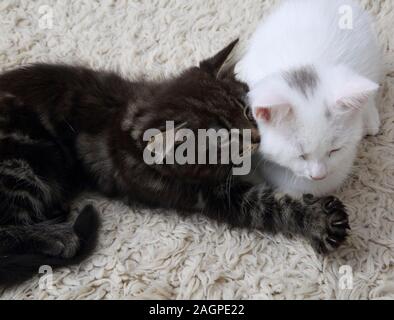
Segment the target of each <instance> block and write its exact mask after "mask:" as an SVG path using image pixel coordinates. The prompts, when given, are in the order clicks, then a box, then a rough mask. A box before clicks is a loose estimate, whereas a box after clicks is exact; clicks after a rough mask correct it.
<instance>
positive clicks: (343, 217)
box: [308, 197, 350, 254]
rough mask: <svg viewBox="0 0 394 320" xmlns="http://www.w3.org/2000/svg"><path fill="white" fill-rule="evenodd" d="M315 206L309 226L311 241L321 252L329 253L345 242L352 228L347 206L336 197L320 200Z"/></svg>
mask: <svg viewBox="0 0 394 320" xmlns="http://www.w3.org/2000/svg"><path fill="white" fill-rule="evenodd" d="M317 206H320V209H319V208H318V207H317ZM314 207H315V211H314V213H313V214H312V218H311V221H310V225H309V226H308V230H309V233H310V239H311V243H312V246H313V247H314V248H315V249H316V250H317V251H318V252H319V253H322V254H327V253H329V252H331V251H334V250H336V249H337V248H338V247H339V246H340V245H341V244H343V242H345V240H346V237H347V234H348V230H349V229H350V227H349V219H348V215H347V213H346V209H345V206H344V205H343V204H342V202H341V201H339V200H338V199H337V198H335V197H327V198H323V199H321V200H318V201H317V202H315V204H314Z"/></svg>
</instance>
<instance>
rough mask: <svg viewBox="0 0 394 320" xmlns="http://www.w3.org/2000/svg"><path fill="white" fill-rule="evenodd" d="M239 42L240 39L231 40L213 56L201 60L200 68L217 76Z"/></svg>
mask: <svg viewBox="0 0 394 320" xmlns="http://www.w3.org/2000/svg"><path fill="white" fill-rule="evenodd" d="M238 42H239V39H237V40H235V41H233V42H231V43H230V44H229V45H228V46H227V47H225V48H224V49H222V50H221V51H220V52H218V53H217V54H216V55H214V56H213V57H212V58H209V59H207V60H204V61H201V62H200V69H201V70H204V71H205V72H208V73H209V74H211V75H213V76H214V77H217V76H218V74H219V72H220V69H221V68H222V67H223V65H224V63H225V62H226V60H227V58H228V57H229V55H230V53H231V52H232V51H233V49H234V47H235V46H236V45H237V43H238Z"/></svg>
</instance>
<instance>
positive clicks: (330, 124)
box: [236, 0, 382, 196]
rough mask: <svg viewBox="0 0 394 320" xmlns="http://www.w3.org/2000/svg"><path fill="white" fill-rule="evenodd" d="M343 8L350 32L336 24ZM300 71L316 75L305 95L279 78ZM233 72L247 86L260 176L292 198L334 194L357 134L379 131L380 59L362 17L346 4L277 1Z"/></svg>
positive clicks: (351, 157) (363, 14) (351, 156)
mask: <svg viewBox="0 0 394 320" xmlns="http://www.w3.org/2000/svg"><path fill="white" fill-rule="evenodd" d="M348 8H351V9H352V10H351V14H352V18H353V29H343V28H341V27H340V26H343V23H344V20H343V19H346V17H345V16H344V15H343V12H344V11H343V10H345V11H346V10H348ZM345 22H346V21H345ZM305 67H307V68H309V69H311V70H315V71H316V74H317V75H318V79H317V83H316V86H314V85H311V88H308V87H307V90H308V91H307V94H305V92H304V93H302V90H300V89H297V88H294V86H291V84H289V81H286V74H288V72H291V71H292V70H297V69H301V68H305ZM236 71H237V73H238V75H239V77H240V78H241V79H242V80H244V81H245V82H247V83H248V85H249V86H250V88H251V92H250V94H249V100H250V103H251V105H252V108H253V110H254V115H255V117H256V119H257V122H258V125H259V129H260V131H261V135H262V144H261V153H262V155H263V157H264V160H266V161H264V165H262V166H260V167H261V169H262V173H263V176H264V178H265V179H268V180H269V181H270V182H271V183H272V184H273V185H274V186H276V187H277V188H279V189H280V190H281V191H283V192H286V193H289V194H292V195H293V196H300V195H301V194H303V193H310V194H314V195H317V196H320V195H324V194H328V193H332V192H333V191H335V190H336V189H337V188H338V187H339V186H340V185H341V184H342V183H343V181H344V180H345V179H346V177H347V176H348V175H349V173H350V171H351V168H352V165H353V161H354V159H355V157H356V152H357V146H358V144H359V142H360V141H361V139H362V137H363V136H364V135H366V134H373V135H375V134H377V133H378V131H379V125H380V122H379V114H378V111H377V109H376V106H375V96H376V92H377V89H378V87H379V86H378V83H379V82H380V81H381V75H382V67H381V55H380V50H379V47H378V45H377V41H376V37H375V34H374V33H373V31H372V25H371V19H370V17H369V15H368V14H367V13H366V12H364V11H363V10H362V9H361V8H360V7H359V6H358V5H356V4H355V3H353V2H352V1H349V0H290V1H285V2H284V3H283V4H282V5H281V7H280V8H279V9H278V10H277V11H276V12H274V13H273V14H272V15H271V16H270V17H269V18H268V19H267V20H266V21H265V22H264V23H263V24H262V25H260V27H259V28H258V30H257V31H256V33H255V35H254V36H253V37H252V40H251V44H250V47H249V49H248V51H247V53H246V55H245V56H244V58H243V59H242V60H241V61H240V62H239V63H238V65H237V69H236ZM309 89H310V90H309ZM259 110H260V111H261V110H263V111H264V110H265V112H263V113H259ZM266 110H269V114H270V115H271V116H270V118H267V117H266V115H267V114H266ZM261 114H263V115H261ZM336 149H340V150H339V151H336V152H332V153H331V156H330V152H331V151H333V150H336ZM302 155H307V158H306V160H305V159H302V158H301V157H300V156H302ZM313 178H314V179H322V178H324V179H322V180H319V181H315V180H314V179H313Z"/></svg>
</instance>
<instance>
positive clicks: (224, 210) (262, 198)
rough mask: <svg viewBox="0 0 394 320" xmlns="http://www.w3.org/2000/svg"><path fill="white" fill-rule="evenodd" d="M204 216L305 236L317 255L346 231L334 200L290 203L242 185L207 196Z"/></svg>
mask: <svg viewBox="0 0 394 320" xmlns="http://www.w3.org/2000/svg"><path fill="white" fill-rule="evenodd" d="M204 213H205V214H206V215H208V216H209V217H211V218H213V219H216V220H220V221H223V222H226V223H228V224H230V225H232V226H234V227H246V228H251V229H258V230H261V231H264V232H270V233H274V234H275V233H285V234H296V235H301V236H304V237H305V238H307V239H308V240H309V241H310V243H311V244H312V246H313V247H314V248H315V249H316V250H317V251H318V252H320V253H327V252H330V251H333V250H335V249H336V248H338V247H339V246H340V245H341V244H342V243H343V242H344V240H345V238H346V236H347V229H348V228H349V222H348V216H347V213H346V211H345V208H344V206H343V204H342V203H341V202H340V201H339V200H338V199H336V198H334V197H326V198H323V199H315V198H313V197H312V196H305V197H304V198H303V199H302V200H293V199H291V198H290V197H289V196H286V195H282V194H279V193H275V192H273V191H272V190H270V189H267V188H266V187H265V186H261V185H259V186H253V187H250V186H249V185H248V184H244V183H237V184H235V185H234V186H232V187H231V189H230V190H228V188H226V187H221V188H218V189H216V190H212V191H211V192H210V193H209V194H206V204H205V210H204Z"/></svg>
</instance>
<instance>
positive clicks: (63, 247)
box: [39, 229, 79, 259]
mask: <svg viewBox="0 0 394 320" xmlns="http://www.w3.org/2000/svg"><path fill="white" fill-rule="evenodd" d="M78 249H79V238H78V236H77V235H76V234H75V233H74V232H73V231H72V230H71V229H70V231H69V232H65V233H55V234H52V235H50V236H47V237H45V239H44V240H43V241H42V242H41V246H40V248H39V251H41V252H42V253H44V254H46V255H49V256H53V257H61V258H65V259H68V258H72V257H74V256H75V255H76V253H77V251H78Z"/></svg>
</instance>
